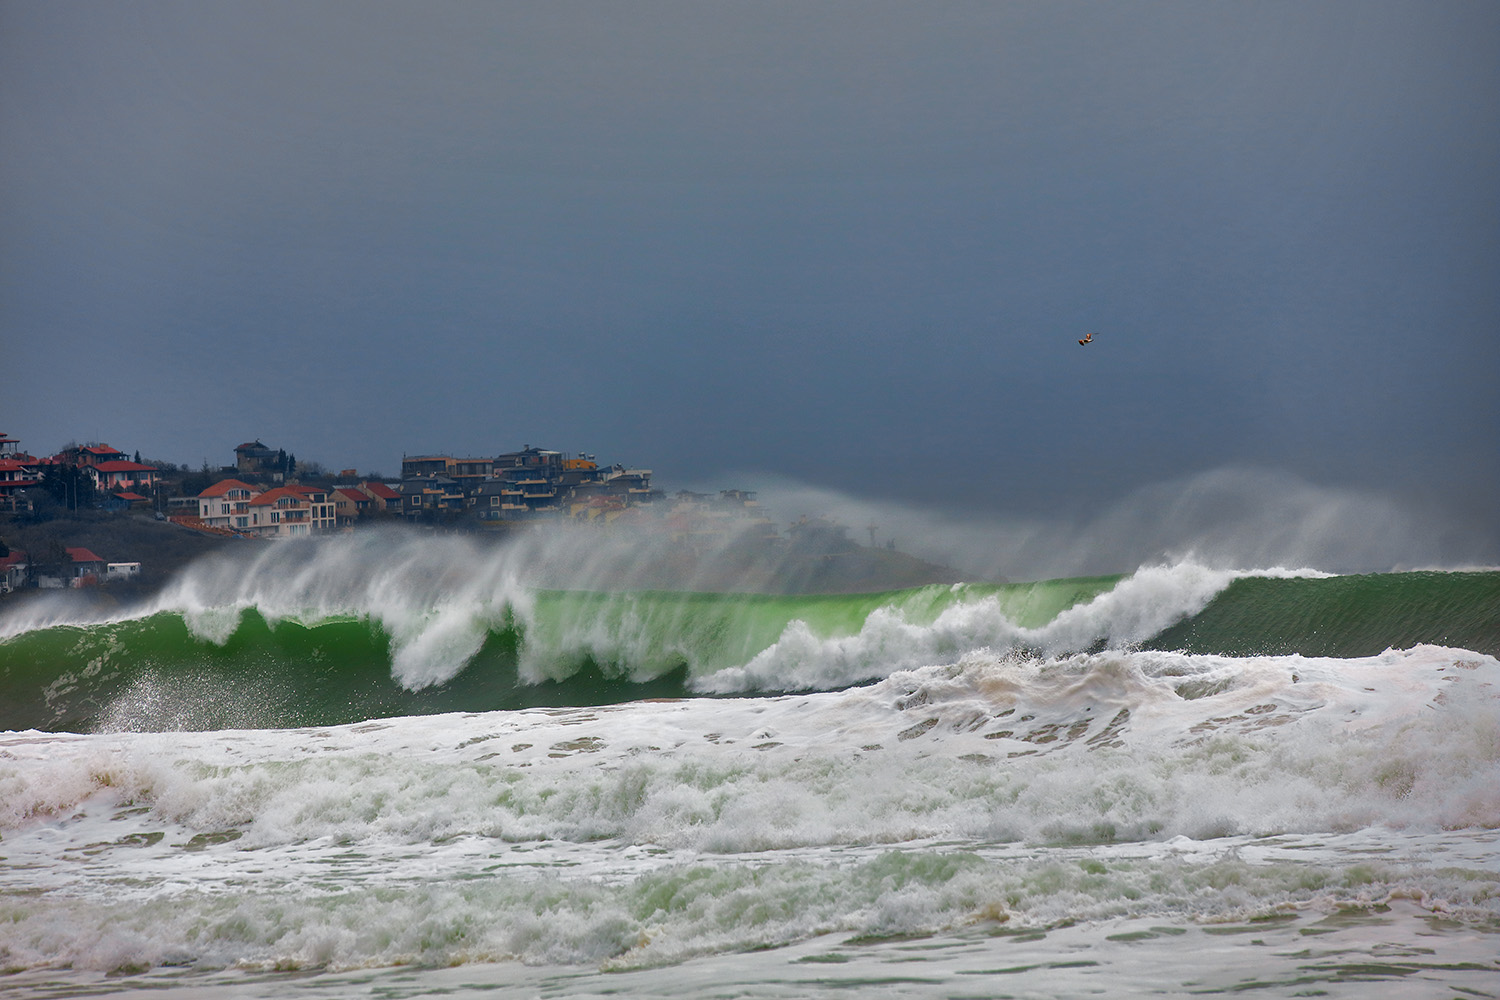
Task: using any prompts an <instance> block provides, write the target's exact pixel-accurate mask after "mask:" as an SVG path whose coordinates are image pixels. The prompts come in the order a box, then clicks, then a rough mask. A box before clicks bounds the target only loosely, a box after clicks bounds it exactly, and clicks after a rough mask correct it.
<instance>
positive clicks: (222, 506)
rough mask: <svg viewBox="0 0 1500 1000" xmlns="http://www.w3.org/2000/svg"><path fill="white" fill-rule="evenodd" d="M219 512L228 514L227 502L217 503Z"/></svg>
mask: <svg viewBox="0 0 1500 1000" xmlns="http://www.w3.org/2000/svg"><path fill="white" fill-rule="evenodd" d="M219 513H220V514H228V513H229V505H228V504H227V503H221V504H219Z"/></svg>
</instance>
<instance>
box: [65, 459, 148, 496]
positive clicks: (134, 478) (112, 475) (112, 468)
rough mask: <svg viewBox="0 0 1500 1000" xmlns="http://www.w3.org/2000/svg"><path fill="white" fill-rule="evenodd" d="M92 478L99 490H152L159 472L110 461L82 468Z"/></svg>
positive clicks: (146, 467) (121, 460) (122, 460)
mask: <svg viewBox="0 0 1500 1000" xmlns="http://www.w3.org/2000/svg"><path fill="white" fill-rule="evenodd" d="M83 468H84V469H85V470H87V471H88V473H89V474H90V475H92V476H93V477H94V485H95V486H97V487H98V488H99V489H101V490H106V491H113V490H140V489H145V490H149V489H153V488H154V487H155V486H156V481H157V480H158V479H160V478H161V471H160V470H159V469H157V468H156V467H155V466H152V465H142V464H141V463H140V462H131V461H127V460H125V459H110V460H108V461H104V462H94V463H92V464H90V465H85V466H83Z"/></svg>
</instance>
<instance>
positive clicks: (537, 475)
mask: <svg viewBox="0 0 1500 1000" xmlns="http://www.w3.org/2000/svg"><path fill="white" fill-rule="evenodd" d="M395 488H396V490H397V492H398V493H400V495H401V504H400V508H399V509H400V513H401V514H402V516H404V517H407V518H413V519H415V518H421V517H423V516H424V512H430V511H449V512H454V511H464V510H471V511H473V512H474V514H475V516H476V517H477V518H478V520H480V521H486V522H498V521H526V520H532V519H535V518H539V517H541V518H545V517H561V516H568V517H574V518H580V519H588V520H592V519H603V520H605V521H612V520H614V519H616V518H617V517H618V516H619V515H620V514H621V513H623V512H624V511H625V510H627V509H629V508H631V507H636V506H641V505H647V504H650V503H652V502H653V501H655V500H659V499H660V498H661V491H660V490H653V489H652V488H651V470H650V469H629V468H626V467H625V466H623V465H611V466H601V465H599V463H598V462H596V461H595V460H594V456H593V455H586V454H579V455H578V456H577V457H568V456H567V455H566V454H564V453H563V452H560V451H549V450H547V449H544V448H533V447H531V446H530V445H527V446H526V447H525V448H523V449H521V450H520V451H513V452H507V453H505V454H503V455H497V456H495V457H494V458H456V457H454V456H452V455H418V456H407V457H405V458H403V459H402V460H401V482H400V483H399V484H397V485H396V487H395Z"/></svg>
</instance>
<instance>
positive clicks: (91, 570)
mask: <svg viewBox="0 0 1500 1000" xmlns="http://www.w3.org/2000/svg"><path fill="white" fill-rule="evenodd" d="M68 559H69V560H71V561H72V564H73V565H72V567H71V573H70V576H69V579H68V586H70V587H92V586H94V585H95V584H97V583H98V582H99V578H100V577H102V576H103V575H104V560H103V559H100V558H99V557H98V556H96V555H94V554H93V553H92V552H90V551H89V550H88V549H84V548H76V549H68Z"/></svg>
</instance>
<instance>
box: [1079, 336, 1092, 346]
mask: <svg viewBox="0 0 1500 1000" xmlns="http://www.w3.org/2000/svg"><path fill="white" fill-rule="evenodd" d="M1093 342H1094V335H1093V334H1092V333H1091V334H1089V335H1088V336H1087V337H1084V338H1083V339H1082V340H1080V341H1079V343H1080V344H1091V343H1093Z"/></svg>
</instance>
